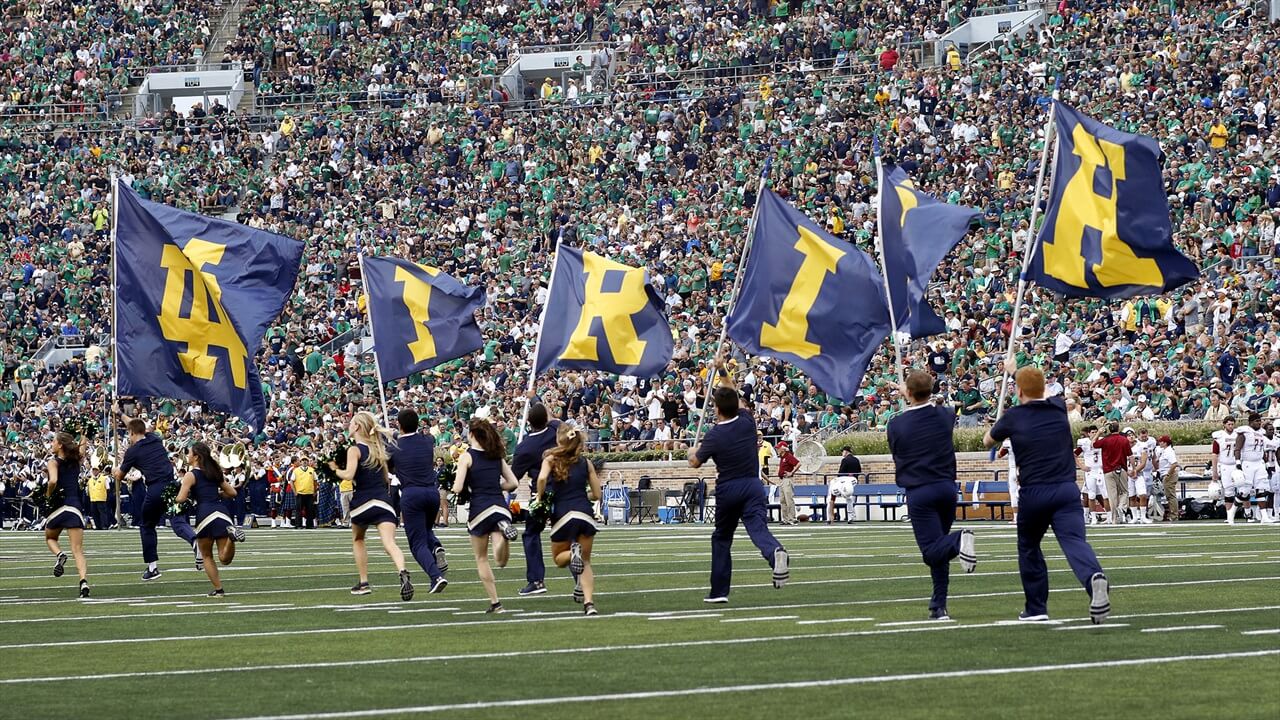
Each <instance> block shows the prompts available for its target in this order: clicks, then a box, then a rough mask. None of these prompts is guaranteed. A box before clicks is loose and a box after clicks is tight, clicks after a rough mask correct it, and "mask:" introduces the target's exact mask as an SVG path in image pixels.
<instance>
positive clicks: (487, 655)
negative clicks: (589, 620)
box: [0, 608, 1044, 685]
mask: <svg viewBox="0 0 1280 720" xmlns="http://www.w3.org/2000/svg"><path fill="white" fill-rule="evenodd" d="M728 609H729V608H726V610H728ZM573 614H574V615H575V616H579V615H580V614H579V613H577V612H574V613H573ZM638 616H641V617H642V616H643V615H641V614H639V613H617V614H613V615H601V616H599V617H600V618H610V617H638ZM549 619H550V618H549ZM559 619H570V618H559ZM574 619H576V618H574ZM853 619H858V618H850V620H853ZM863 619H865V620H871V618H863ZM496 622H502V621H496ZM520 622H528V620H522V621H520ZM1010 624H1013V625H1020V626H1024V627H1030V626H1033V625H1043V624H1044V623H1020V622H1017V621H1009V620H1000V621H997V622H991V623H972V624H968V625H965V624H960V623H949V624H944V625H931V626H926V627H907V628H886V629H883V630H842V631H839V632H831V633H796V634H793V635H775V636H754V637H745V638H728V639H713V640H691V641H686V642H661V643H641V644H632V645H598V646H587V647H570V648H552V649H539V650H510V651H503V652H481V653H463V654H458V655H425V656H418V657H393V658H376V659H369V660H336V661H328V662H310V663H287V664H273V665H252V666H245V667H225V668H220V671H221V672H261V671H270V670H310V669H324V668H346V667H364V666H376V665H394V664H398V663H423V662H433V663H434V662H441V661H444V662H451V661H461V660H490V659H508V658H521V657H537V656H546V655H572V654H579V653H598V652H627V651H639V650H663V649H668V648H690V647H719V646H731V645H754V644H758V643H775V642H790V641H801V642H813V641H814V640H838V639H841V638H852V637H864V636H877V635H898V634H905V633H918V632H934V631H942V630H947V631H950V630H969V629H982V628H992V627H1007V626H1008V625H1010ZM448 626H450V625H449V624H423V625H408V626H391V627H389V628H387V629H389V630H403V629H408V628H417V627H422V628H437V627H448ZM451 626H452V627H457V626H458V625H457V624H452V625H451ZM345 630H346V629H343V631H345ZM370 630H371V629H370V628H351V629H350V631H352V632H368V631H370ZM295 632H296V631H286V632H278V633H274V634H276V635H288V634H290V633H295ZM104 642H110V641H104ZM208 672H209V668H208V667H199V668H189V669H174V668H167V669H162V670H151V671H141V672H122V673H100V674H95V675H71V676H42V677H22V678H8V679H0V685H22V684H31V683H45V682H65V681H69V680H74V681H86V680H117V679H127V678H138V677H161V676H169V675H172V676H180V675H197V674H205V673H208Z"/></svg>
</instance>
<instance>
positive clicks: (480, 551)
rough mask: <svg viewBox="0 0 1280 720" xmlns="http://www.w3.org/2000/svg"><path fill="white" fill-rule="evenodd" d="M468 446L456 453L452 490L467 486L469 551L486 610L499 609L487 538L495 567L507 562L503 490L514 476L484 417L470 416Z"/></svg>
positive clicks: (508, 527) (512, 535)
mask: <svg viewBox="0 0 1280 720" xmlns="http://www.w3.org/2000/svg"><path fill="white" fill-rule="evenodd" d="M467 440H468V442H469V443H470V447H469V448H467V451H466V452H464V453H462V454H461V455H460V456H458V470H457V476H456V477H455V478H454V480H453V492H454V493H455V494H457V493H460V492H462V490H463V488H464V487H467V488H470V494H471V505H470V506H469V508H468V510H467V532H469V533H470V534H471V551H472V553H474V554H475V558H476V570H478V571H479V573H480V581H481V582H483V583H484V590H485V592H486V593H488V595H489V609H488V610H487V611H486V612H490V613H500V612H503V609H502V603H501V602H499V601H498V588H497V585H496V584H495V583H494V580H493V568H491V567H489V538H490V536H492V537H493V559H494V560H495V561H496V562H497V563H498V567H500V568H501V567H506V566H507V558H508V557H509V555H510V553H511V546H510V542H511V541H512V540H515V539H516V528H515V526H514V525H512V524H511V510H510V509H508V507H507V499H506V497H505V496H504V495H503V493H504V492H511V491H513V490H515V489H516V487H517V485H516V476H515V473H513V472H511V466H510V465H507V461H506V460H505V459H504V458H505V457H506V454H507V451H506V448H505V447H504V446H503V443H502V436H501V435H499V434H498V431H497V430H495V429H494V427H493V425H491V424H489V421H488V420H484V419H482V418H472V420H471V424H470V426H469V427H468V428H467Z"/></svg>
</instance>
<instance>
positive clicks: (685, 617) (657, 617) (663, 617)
mask: <svg viewBox="0 0 1280 720" xmlns="http://www.w3.org/2000/svg"><path fill="white" fill-rule="evenodd" d="M720 616H721V613H701V614H698V615H650V616H649V619H650V620H705V619H707V618H718V617H720Z"/></svg>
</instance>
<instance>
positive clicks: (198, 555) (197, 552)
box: [191, 545, 204, 560]
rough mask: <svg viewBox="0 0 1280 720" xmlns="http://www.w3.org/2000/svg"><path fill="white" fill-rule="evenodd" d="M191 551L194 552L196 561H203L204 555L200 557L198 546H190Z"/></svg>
mask: <svg viewBox="0 0 1280 720" xmlns="http://www.w3.org/2000/svg"><path fill="white" fill-rule="evenodd" d="M191 549H192V550H195V551H196V559H197V560H203V559H204V555H202V554H201V553H200V546H199V545H192V546H191Z"/></svg>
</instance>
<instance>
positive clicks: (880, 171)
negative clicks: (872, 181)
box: [876, 147, 906, 385]
mask: <svg viewBox="0 0 1280 720" xmlns="http://www.w3.org/2000/svg"><path fill="white" fill-rule="evenodd" d="M876 188H877V189H878V191H879V193H880V195H879V202H878V203H877V204H876V251H877V252H879V253H880V276H881V278H882V279H883V280H884V299H885V302H886V303H888V304H889V325H890V330H889V340H890V342H892V343H893V363H894V367H895V368H896V369H897V371H898V385H902V384H903V383H905V382H906V373H905V372H904V371H903V367H902V346H901V345H900V344H899V342H898V318H897V316H896V315H895V314H894V312H893V294H892V293H891V292H889V261H888V259H887V258H886V257H885V254H884V194H885V193H886V192H888V191H887V190H886V188H885V186H884V164H883V163H882V162H881V161H880V152H879V148H878V147H877V148H876Z"/></svg>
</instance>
